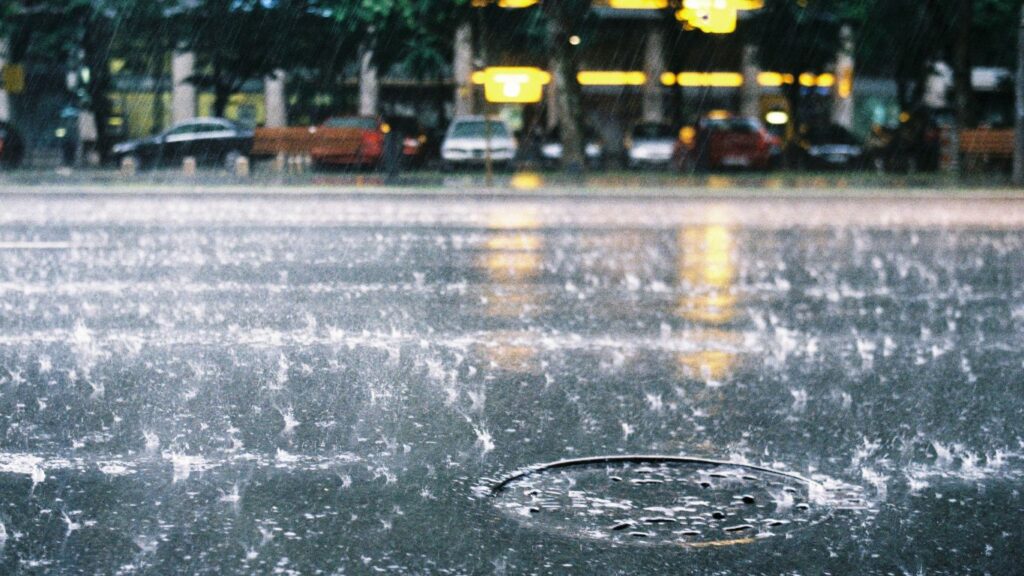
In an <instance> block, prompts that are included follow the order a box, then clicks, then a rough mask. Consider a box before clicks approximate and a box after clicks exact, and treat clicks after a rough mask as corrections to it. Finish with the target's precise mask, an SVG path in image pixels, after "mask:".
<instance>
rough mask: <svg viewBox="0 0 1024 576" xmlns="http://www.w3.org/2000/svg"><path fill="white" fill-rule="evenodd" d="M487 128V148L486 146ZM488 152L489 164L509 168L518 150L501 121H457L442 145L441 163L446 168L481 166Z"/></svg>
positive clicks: (476, 119) (506, 127) (468, 119)
mask: <svg viewBox="0 0 1024 576" xmlns="http://www.w3.org/2000/svg"><path fill="white" fill-rule="evenodd" d="M488 124H489V125H490V146H488V134H487V132H488ZM488 148H489V149H490V153H491V161H492V162H494V163H495V164H496V165H499V166H506V167H507V166H510V165H511V164H512V162H513V161H514V160H515V158H516V152H518V149H519V146H518V144H517V143H516V140H515V138H513V137H512V131H511V130H509V128H508V125H506V124H505V123H504V122H502V121H501V120H493V119H492V120H489V121H488V120H485V119H484V117H483V116H465V117H461V118H456V119H455V120H453V121H452V124H451V126H449V127H448V132H447V133H446V134H445V137H444V142H443V143H442V144H441V160H442V161H443V162H444V165H445V166H446V167H452V166H457V165H462V166H467V165H481V164H483V163H484V162H485V161H486V158H487V150H488Z"/></svg>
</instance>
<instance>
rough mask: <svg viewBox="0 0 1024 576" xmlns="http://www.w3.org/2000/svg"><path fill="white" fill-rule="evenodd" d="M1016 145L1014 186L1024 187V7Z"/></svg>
mask: <svg viewBox="0 0 1024 576" xmlns="http://www.w3.org/2000/svg"><path fill="white" fill-rule="evenodd" d="M1014 108H1015V110H1014V112H1015V114H1014V116H1015V125H1016V126H1015V128H1016V136H1017V137H1016V145H1015V146H1014V150H1013V184H1014V186H1024V6H1022V7H1021V10H1020V29H1019V30H1018V32H1017V90H1016V100H1015V107H1014Z"/></svg>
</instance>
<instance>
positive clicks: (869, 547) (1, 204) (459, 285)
mask: <svg viewBox="0 0 1024 576" xmlns="http://www.w3.org/2000/svg"><path fill="white" fill-rule="evenodd" d="M825 194H827V191H826V192H825ZM627 455H646V456H644V457H637V458H633V457H628V458H627V457H624V456H627ZM651 455H656V456H658V458H655V457H650V456H651ZM1022 455H1024V201H1015V200H1011V199H1005V198H1004V199H988V200H986V199H980V198H974V199H959V200H958V199H920V198H919V199H902V200H900V199H892V198H889V199H871V198H847V199H841V198H834V199H814V198H803V199H801V198H789V199H786V200H770V199H766V198H757V197H754V196H750V197H746V198H736V199H731V200H730V199H713V198H704V199H700V198H691V199H680V200H671V199H650V198H649V199H633V200H627V199H615V198H605V199H589V200H588V199H584V198H557V197H548V198H533V199H531V198H527V197H515V196H506V197H500V198H499V197H486V196H482V197H474V196H460V197H445V196H443V195H439V196H436V197H373V196H372V195H368V196H362V197H347V196H335V195H329V194H315V193H313V194H281V195H274V194H260V195H258V196H251V197H246V196H242V195H220V194H156V195H131V194H110V195H104V194H102V193H90V194H75V193H63V194H52V195H40V196H33V195H12V196H5V197H2V198H0V573H3V574H49V573H60V574H76V573H82V574H175V573H182V574H270V573H281V574H375V573H396V574H492V573H493V574H684V573H685V574H722V575H726V574H736V575H740V574H742V575H749V574H836V575H839V574H879V575H882V574H895V575H916V574H950V575H952V574H957V575H962V574H978V575H982V574H992V575H1008V574H1019V573H1020V570H1021V564H1020V558H1021V557H1022V555H1024V522H1022V518H1024V496H1022V495H1021V493H1020V492H1021V489H1022V487H1024V458H1022ZM680 456H682V457H685V458H682V459H666V458H663V457H680ZM592 457H600V458H598V459H597V460H582V461H578V462H568V463H561V464H559V465H557V466H553V467H547V468H544V467H542V466H541V465H542V464H545V463H551V462H555V461H560V460H566V459H583V458H592Z"/></svg>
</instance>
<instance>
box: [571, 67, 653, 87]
mask: <svg viewBox="0 0 1024 576" xmlns="http://www.w3.org/2000/svg"><path fill="white" fill-rule="evenodd" d="M576 80H577V81H578V82H579V83H580V85H582V86H643V85H644V84H646V83H647V74H644V73H643V72H638V71H628V72H626V71H613V70H587V71H583V72H580V73H579V74H577V75H576Z"/></svg>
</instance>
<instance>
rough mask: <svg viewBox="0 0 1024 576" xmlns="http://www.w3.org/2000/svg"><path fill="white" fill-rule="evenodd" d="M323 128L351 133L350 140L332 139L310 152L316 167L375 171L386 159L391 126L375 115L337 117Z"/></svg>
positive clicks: (326, 122) (319, 144)
mask: <svg viewBox="0 0 1024 576" xmlns="http://www.w3.org/2000/svg"><path fill="white" fill-rule="evenodd" d="M321 127H323V128H341V129H348V130H350V131H351V133H352V134H351V137H350V136H348V135H346V136H345V137H343V138H329V139H327V140H326V141H325V142H324V143H318V144H317V145H314V146H313V148H312V150H310V156H311V157H312V160H313V163H314V164H315V165H317V166H349V167H355V168H375V167H377V166H378V165H379V164H380V163H381V160H382V159H383V157H384V140H385V137H386V136H387V133H388V132H390V131H391V127H390V126H389V125H388V124H387V123H386V122H384V121H383V120H382V119H381V118H378V117H374V116H336V117H331V118H328V119H327V120H325V121H324V123H323V124H321Z"/></svg>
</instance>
